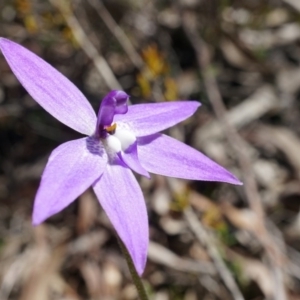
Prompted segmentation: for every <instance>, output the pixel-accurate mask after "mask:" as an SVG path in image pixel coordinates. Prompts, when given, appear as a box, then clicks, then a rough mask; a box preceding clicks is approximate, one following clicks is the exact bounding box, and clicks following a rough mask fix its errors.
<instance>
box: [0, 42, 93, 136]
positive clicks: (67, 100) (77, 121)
mask: <svg viewBox="0 0 300 300" xmlns="http://www.w3.org/2000/svg"><path fill="white" fill-rule="evenodd" d="M0 49H1V51H2V53H3V55H4V57H5V58H6V60H7V62H8V64H9V66H10V67H11V69H12V71H13V73H14V74H15V76H16V77H17V78H18V79H19V81H20V82H21V84H22V85H23V86H24V88H25V89H26V90H27V91H28V93H29V94H30V95H31V97H32V98H33V99H34V100H35V101H36V102H38V103H39V104H40V105H41V106H42V107H43V108H44V109H45V110H46V111H48V112H49V113H50V114H51V115H52V116H53V117H55V118H56V119H58V120H59V121H60V122H62V123H64V124H65V125H67V126H69V127H71V128H73V129H74V130H77V131H79V132H80V133H83V134H86V135H92V134H93V133H94V131H95V125H96V121H97V119H96V115H95V112H94V110H93V108H92V106H91V105H90V103H89V102H88V101H87V99H86V98H85V97H84V95H83V94H82V93H81V92H80V91H79V90H78V89H77V87H76V86H75V85H74V84H73V83H71V81H69V80H68V79H67V78H66V77H65V76H64V75H62V74H61V73H60V72H58V71H57V70H55V69H54V68H53V67H52V66H50V65H49V64H48V63H47V62H45V61H44V60H42V59H41V58H40V57H38V56H37V55H35V54H34V53H32V52H31V51H29V50H27V49H26V48H24V47H22V46H20V45H18V44H16V43H14V42H12V41H10V40H8V39H5V38H0Z"/></svg>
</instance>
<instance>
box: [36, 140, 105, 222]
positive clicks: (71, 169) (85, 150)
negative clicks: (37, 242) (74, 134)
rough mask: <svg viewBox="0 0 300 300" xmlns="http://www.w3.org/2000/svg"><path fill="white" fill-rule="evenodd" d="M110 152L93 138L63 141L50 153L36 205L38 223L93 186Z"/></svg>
mask: <svg viewBox="0 0 300 300" xmlns="http://www.w3.org/2000/svg"><path fill="white" fill-rule="evenodd" d="M106 164H107V156H106V153H105V151H104V149H103V148H102V147H101V145H100V144H99V142H98V143H96V141H93V140H92V139H91V138H82V139H78V140H74V141H70V142H67V143H64V144H62V145H60V146H59V147H57V148H56V149H55V150H54V151H53V152H52V153H51V155H50V157H49V160H48V163H47V165H46V168H45V170H44V173H43V176H42V180H41V184H40V187H39V189H38V192H37V195H36V198H35V202H34V209H33V224H34V225H38V224H40V223H41V222H43V221H44V220H45V219H47V218H49V217H50V216H52V215H54V214H56V213H58V212H60V211H61V210H63V209H64V208H65V207H66V206H68V205H69V204H70V203H71V202H73V201H74V200H75V199H76V198H77V197H78V196H79V195H80V194H82V193H83V192H84V191H85V190H86V189H87V188H88V187H90V186H91V185H92V184H93V183H94V182H95V181H96V180H97V179H98V178H99V177H100V176H101V175H102V173H103V171H104V169H105V166H106Z"/></svg>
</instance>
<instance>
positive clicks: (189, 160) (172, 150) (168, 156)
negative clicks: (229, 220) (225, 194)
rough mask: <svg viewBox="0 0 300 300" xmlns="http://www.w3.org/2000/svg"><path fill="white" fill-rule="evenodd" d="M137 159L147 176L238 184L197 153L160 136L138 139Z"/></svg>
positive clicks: (166, 137) (173, 140)
mask: <svg viewBox="0 0 300 300" xmlns="http://www.w3.org/2000/svg"><path fill="white" fill-rule="evenodd" d="M138 152H139V160H140V162H141V164H142V166H143V167H144V168H145V169H146V170H147V171H149V172H150V173H155V174H160V175H165V176H170V177H177V178H184V179H192V180H204V181H220V182H228V183H232V184H238V185H240V184H242V183H241V182H240V181H239V180H238V179H237V178H236V177H235V176H234V175H233V174H231V173H230V172H228V171H227V170H225V169H224V168H223V167H221V166H220V165H218V164H217V163H215V162H214V161H212V160H211V159H209V158H208V157H207V156H205V155H204V154H202V153H201V152H199V151H197V150H195V149H193V148H191V147H189V146H187V145H185V144H183V143H181V142H179V141H177V140H175V139H173V138H171V137H169V136H166V135H164V134H153V135H151V136H147V137H142V138H139V139H138Z"/></svg>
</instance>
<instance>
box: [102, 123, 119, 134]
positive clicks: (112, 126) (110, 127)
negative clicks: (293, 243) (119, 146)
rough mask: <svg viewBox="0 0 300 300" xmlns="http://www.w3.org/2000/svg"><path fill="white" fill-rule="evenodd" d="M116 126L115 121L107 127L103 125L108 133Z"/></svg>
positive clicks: (113, 130)
mask: <svg viewBox="0 0 300 300" xmlns="http://www.w3.org/2000/svg"><path fill="white" fill-rule="evenodd" d="M116 128H117V123H114V124H112V125H110V126H108V127H105V130H106V131H107V132H108V133H110V134H114V132H115V131H116Z"/></svg>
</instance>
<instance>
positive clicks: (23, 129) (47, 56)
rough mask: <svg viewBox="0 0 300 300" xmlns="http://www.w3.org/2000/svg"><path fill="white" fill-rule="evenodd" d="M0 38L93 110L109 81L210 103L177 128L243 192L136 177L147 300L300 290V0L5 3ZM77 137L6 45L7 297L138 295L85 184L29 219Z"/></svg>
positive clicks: (0, 256)
mask: <svg viewBox="0 0 300 300" xmlns="http://www.w3.org/2000/svg"><path fill="white" fill-rule="evenodd" d="M0 36H2V37H7V38H9V39H12V40H14V41H16V42H18V43H20V44H22V45H24V46H25V47H27V48H29V49H30V50H32V51H33V52H35V53H36V54H38V55H39V56H40V57H42V58H43V59H44V60H46V61H48V62H49V63H50V64H52V65H53V66H54V67H55V68H56V69H58V70H59V71H61V72H62V73H63V74H64V75H65V76H66V77H67V78H69V79H70V80H71V81H72V82H73V83H74V84H75V85H76V86H78V87H79V89H80V90H81V91H83V93H84V94H85V95H86V97H87V98H88V99H89V101H90V102H91V104H92V106H93V107H94V108H95V110H98V108H99V105H100V101H101V99H102V98H103V96H104V95H105V94H106V93H107V92H108V91H109V90H111V89H115V88H121V89H124V90H125V91H126V92H127V93H128V94H130V95H131V101H132V103H149V102H161V101H176V100H179V99H193V100H197V101H200V102H201V103H202V106H201V108H200V109H199V110H198V111H197V113H196V114H195V115H194V116H193V117H191V118H190V119H188V120H187V121H185V122H183V123H181V124H179V125H177V126H175V127H174V128H172V129H170V130H169V131H168V134H169V135H171V136H173V137H175V138H177V139H179V140H182V141H184V142H186V143H187V144H189V145H192V146H193V147H195V148H197V149H199V150H200V151H202V152H204V153H205V154H206V155H208V156H209V157H211V158H213V159H214V160H215V161H217V162H218V163H219V164H221V165H223V166H224V167H226V168H227V169H229V170H231V171H232V172H233V173H234V174H236V176H237V177H239V178H240V179H241V180H242V181H243V182H244V186H243V187H236V186H230V185H228V184H222V183H210V182H188V181H183V180H178V179H170V178H164V177H161V176H155V175H152V179H151V180H150V181H149V180H147V179H144V178H140V177H139V178H138V180H139V182H140V184H141V187H142V189H143V192H144V195H145V200H146V203H147V207H148V212H149V221H150V240H151V242H150V247H149V255H148V262H147V267H146V270H145V273H144V275H143V280H144V282H145V286H146V288H147V290H148V292H149V295H151V299H155V300H168V299H174V300H179V299H183V300H196V299H205V300H210V299H222V300H227V299H234V300H242V299H256V300H259V299H276V300H285V299H300V252H299V250H300V214H299V208H300V182H299V180H300V138H299V135H300V102H299V99H300V68H299V65H300V1H299V0H239V1H237V0H222V1H218V0H152V1H151V0H106V1H101V0H74V1H67V0H49V1H47V0H15V1H14V0H1V1H0ZM79 137H80V135H79V134H77V133H76V132H74V131H72V130H70V129H69V128H67V127H66V126H64V125H62V124H60V123H59V122H58V121H57V120H56V119H54V118H53V117H51V116H50V115H49V114H47V113H46V112H45V111H44V110H43V109H42V108H41V107H40V106H39V105H37V103H35V102H34V101H33V99H32V98H31V97H30V96H29V95H28V94H27V92H26V91H25V90H24V89H23V88H22V87H21V86H20V84H19V82H18V81H17V79H16V78H15V77H14V75H13V74H12V72H11V70H10V68H9V67H8V65H7V63H6V61H5V60H4V58H3V56H2V55H0V299H1V300H5V299H21V300H48V299H49V300H50V299H68V300H69V299H70V300H71V299H72V300H73V299H76V300H77V299H93V300H97V299H101V300H113V299H128V300H130V299H137V293H136V290H135V287H134V285H133V284H132V281H131V278H130V274H129V272H128V269H127V266H126V263H125V261H124V259H123V258H122V254H121V252H120V250H119V247H118V243H117V239H116V237H115V233H114V230H113V228H112V226H111V225H110V223H109V221H108V219H107V217H106V216H105V214H104V213H103V211H102V209H101V207H100V205H99V203H98V201H97V200H96V198H95V196H94V194H93V192H92V191H91V190H88V191H87V192H86V193H84V194H83V195H82V196H81V197H80V198H79V199H78V201H75V202H74V203H73V204H72V205H70V206H69V207H68V208H67V209H65V210H64V211H63V212H61V213H59V214H57V215H56V216H54V217H52V218H51V219H49V220H48V221H46V222H45V223H44V224H42V225H41V226H38V227H35V228H34V227H33V226H32V225H31V212H32V206H33V200H34V197H35V193H36V191H37V188H38V185H39V180H40V176H41V173H42V170H43V168H44V166H45V164H46V161H47V158H48V156H49V154H50V153H51V151H52V150H53V149H54V148H55V147H56V146H58V145H59V144H61V143H63V142H65V141H68V140H70V139H76V138H79Z"/></svg>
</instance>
